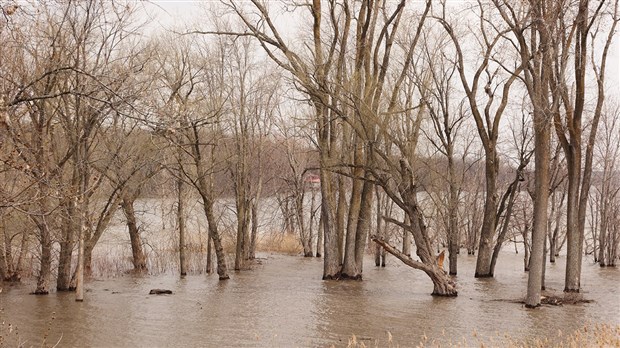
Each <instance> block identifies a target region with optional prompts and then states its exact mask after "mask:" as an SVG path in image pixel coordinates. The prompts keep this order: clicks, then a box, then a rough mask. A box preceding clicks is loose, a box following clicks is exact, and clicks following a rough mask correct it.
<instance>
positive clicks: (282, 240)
mask: <svg viewBox="0 0 620 348" xmlns="http://www.w3.org/2000/svg"><path fill="white" fill-rule="evenodd" d="M257 249H258V250H259V251H267V252H274V253H281V254H287V255H297V254H299V253H301V252H302V249H303V248H302V246H301V243H300V242H299V238H298V237H297V235H295V234H288V233H271V234H268V235H266V236H265V237H264V238H262V239H261V240H259V242H258V245H257Z"/></svg>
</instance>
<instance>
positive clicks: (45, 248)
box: [34, 216, 52, 295]
mask: <svg viewBox="0 0 620 348" xmlns="http://www.w3.org/2000/svg"><path fill="white" fill-rule="evenodd" d="M36 219H37V227H38V229H39V237H40V238H41V239H40V240H41V263H40V268H39V275H38V277H37V288H36V289H35V291H34V293H35V294H36V295H47V294H49V281H50V277H51V272H50V271H51V267H52V238H51V235H50V230H49V226H48V224H47V217H46V216H41V217H38V218H36Z"/></svg>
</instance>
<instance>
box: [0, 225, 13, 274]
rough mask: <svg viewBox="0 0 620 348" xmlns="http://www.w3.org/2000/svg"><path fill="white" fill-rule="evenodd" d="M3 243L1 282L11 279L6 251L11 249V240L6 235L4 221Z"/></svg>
mask: <svg viewBox="0 0 620 348" xmlns="http://www.w3.org/2000/svg"><path fill="white" fill-rule="evenodd" d="M1 233H2V237H3V238H2V241H1V242H0V282H1V281H5V280H8V279H9V266H8V262H7V257H6V250H7V249H9V248H11V244H10V241H11V240H10V238H9V236H8V234H7V233H6V229H5V226H4V219H2V230H1Z"/></svg>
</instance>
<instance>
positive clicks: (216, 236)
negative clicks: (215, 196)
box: [201, 193, 230, 280]
mask: <svg viewBox="0 0 620 348" xmlns="http://www.w3.org/2000/svg"><path fill="white" fill-rule="evenodd" d="M201 197H202V207H203V209H204V212H205V216H206V217H207V223H208V225H209V237H210V238H211V240H212V241H213V247H214V249H215V257H216V258H217V274H218V276H219V278H220V280H226V279H229V278H230V277H229V276H228V267H227V266H226V255H225V254H224V246H223V245H222V239H221V237H220V233H219V231H218V228H217V220H216V219H215V215H214V214H213V202H212V201H211V200H210V199H208V197H207V196H206V195H205V194H203V193H201Z"/></svg>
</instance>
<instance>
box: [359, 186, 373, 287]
mask: <svg viewBox="0 0 620 348" xmlns="http://www.w3.org/2000/svg"><path fill="white" fill-rule="evenodd" d="M366 178H367V179H369V174H367V177H366ZM372 188H373V184H372V183H371V182H370V181H368V180H367V181H365V182H364V186H363V188H362V202H361V203H362V204H361V207H360V212H359V216H358V221H357V227H356V233H355V268H356V271H357V272H358V273H357V274H358V278H359V279H362V274H363V271H364V255H365V253H366V239H367V238H368V234H369V233H370V219H371V217H372V200H373V192H372Z"/></svg>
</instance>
